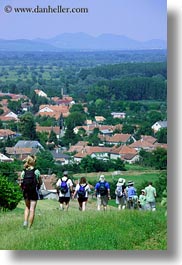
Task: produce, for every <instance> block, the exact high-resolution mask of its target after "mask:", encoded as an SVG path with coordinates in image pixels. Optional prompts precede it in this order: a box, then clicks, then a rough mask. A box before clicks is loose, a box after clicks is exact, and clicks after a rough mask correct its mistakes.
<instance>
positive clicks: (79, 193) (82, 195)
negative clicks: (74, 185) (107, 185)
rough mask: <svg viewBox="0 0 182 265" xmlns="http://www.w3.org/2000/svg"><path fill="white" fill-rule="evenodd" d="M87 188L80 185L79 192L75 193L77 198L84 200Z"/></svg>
mask: <svg viewBox="0 0 182 265" xmlns="http://www.w3.org/2000/svg"><path fill="white" fill-rule="evenodd" d="M86 186H87V184H85V185H84V186H82V185H80V187H79V190H78V191H77V194H78V197H79V198H84V197H85V194H86V191H85V187H86Z"/></svg>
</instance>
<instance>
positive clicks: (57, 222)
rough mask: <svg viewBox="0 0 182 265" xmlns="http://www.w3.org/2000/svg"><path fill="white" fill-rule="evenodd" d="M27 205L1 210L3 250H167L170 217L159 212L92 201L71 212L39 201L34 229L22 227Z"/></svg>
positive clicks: (72, 208) (55, 203) (0, 232)
mask: <svg viewBox="0 0 182 265" xmlns="http://www.w3.org/2000/svg"><path fill="white" fill-rule="evenodd" d="M23 208H24V204H23V202H21V203H20V204H19V205H18V207H17V208H16V209H15V210H14V211H12V212H8V213H0V234H1V237H0V249H7V250H137V249H138V250H142V249H143V250H149V249H155V250H166V249H167V220H166V217H165V215H164V210H163V209H162V208H159V209H158V210H157V211H156V212H141V211H129V210H124V211H118V210H117V209H116V208H114V207H112V206H110V207H109V208H108V210H107V211H106V212H103V211H100V212H98V211H97V210H96V205H95V201H94V200H93V201H92V200H90V202H89V203H88V205H87V210H86V211H85V212H80V211H79V210H78V205H77V202H71V204H70V208H69V211H68V212H64V211H60V210H59V205H58V202H57V201H53V200H43V201H39V202H38V206H37V209H36V217H35V222H34V224H33V227H32V228H31V229H30V230H27V229H23V228H22V222H23Z"/></svg>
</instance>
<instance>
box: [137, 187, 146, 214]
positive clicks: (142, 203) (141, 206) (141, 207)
mask: <svg viewBox="0 0 182 265" xmlns="http://www.w3.org/2000/svg"><path fill="white" fill-rule="evenodd" d="M138 207H139V210H146V196H145V190H144V189H142V190H141V194H140V195H139V198H138Z"/></svg>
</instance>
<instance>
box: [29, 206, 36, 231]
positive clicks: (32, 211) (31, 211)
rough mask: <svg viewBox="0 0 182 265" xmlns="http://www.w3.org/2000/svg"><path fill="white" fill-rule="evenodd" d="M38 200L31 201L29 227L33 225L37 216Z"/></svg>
mask: <svg viewBox="0 0 182 265" xmlns="http://www.w3.org/2000/svg"><path fill="white" fill-rule="evenodd" d="M36 205H37V201H30V212H29V227H31V226H32V224H33V221H34V217H35V208H36Z"/></svg>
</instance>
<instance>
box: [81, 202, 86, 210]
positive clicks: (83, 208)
mask: <svg viewBox="0 0 182 265" xmlns="http://www.w3.org/2000/svg"><path fill="white" fill-rule="evenodd" d="M85 208H86V201H85V202H82V211H85Z"/></svg>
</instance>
